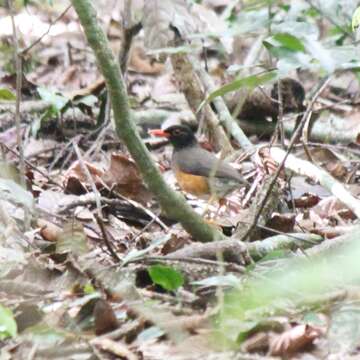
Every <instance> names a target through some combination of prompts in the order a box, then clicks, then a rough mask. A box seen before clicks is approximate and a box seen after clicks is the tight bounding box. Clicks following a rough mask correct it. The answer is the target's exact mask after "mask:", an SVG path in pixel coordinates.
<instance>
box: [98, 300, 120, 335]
mask: <svg viewBox="0 0 360 360" xmlns="http://www.w3.org/2000/svg"><path fill="white" fill-rule="evenodd" d="M94 318H95V334H96V335H102V334H105V333H107V332H110V331H113V330H115V329H117V328H118V326H119V324H118V321H117V319H116V315H115V313H114V310H113V309H112V307H111V306H110V304H109V303H108V302H107V301H105V300H103V299H99V300H98V301H97V302H96V304H95V307H94Z"/></svg>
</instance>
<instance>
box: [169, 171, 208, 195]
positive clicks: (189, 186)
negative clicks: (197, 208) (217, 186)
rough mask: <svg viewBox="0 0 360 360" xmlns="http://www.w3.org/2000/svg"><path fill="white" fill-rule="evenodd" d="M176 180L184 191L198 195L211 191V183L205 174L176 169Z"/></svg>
mask: <svg viewBox="0 0 360 360" xmlns="http://www.w3.org/2000/svg"><path fill="white" fill-rule="evenodd" d="M175 176H176V180H177V182H178V184H179V186H180V187H181V189H183V190H184V191H186V192H188V193H190V194H193V195H196V196H201V195H205V194H206V195H208V194H209V193H210V188H209V184H208V182H207V180H206V178H204V177H203V176H197V175H191V174H187V173H184V172H182V171H175Z"/></svg>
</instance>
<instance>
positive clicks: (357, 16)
mask: <svg viewBox="0 0 360 360" xmlns="http://www.w3.org/2000/svg"><path fill="white" fill-rule="evenodd" d="M359 25H360V7H358V8H357V9H356V10H355V12H354V15H353V17H352V22H351V27H352V29H353V31H355V30H356V29H357V28H358V27H359Z"/></svg>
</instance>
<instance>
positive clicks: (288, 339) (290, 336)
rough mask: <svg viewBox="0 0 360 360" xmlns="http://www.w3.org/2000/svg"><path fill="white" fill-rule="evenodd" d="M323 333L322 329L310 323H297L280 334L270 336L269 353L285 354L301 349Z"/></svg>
mask: <svg viewBox="0 0 360 360" xmlns="http://www.w3.org/2000/svg"><path fill="white" fill-rule="evenodd" d="M322 335H324V334H323V330H321V329H320V328H318V327H314V326H311V325H297V326H295V327H293V328H292V329H290V330H288V331H285V332H284V333H282V334H280V335H279V334H274V335H273V336H271V337H270V354H271V355H278V356H285V355H288V354H292V353H295V352H298V351H300V350H303V349H304V348H305V347H306V346H308V345H311V344H312V343H313V341H314V340H315V339H317V338H319V337H320V336H322Z"/></svg>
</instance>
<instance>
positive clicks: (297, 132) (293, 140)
mask: <svg viewBox="0 0 360 360" xmlns="http://www.w3.org/2000/svg"><path fill="white" fill-rule="evenodd" d="M327 84H328V79H326V80H325V81H324V82H323V83H322V84H321V85H320V87H319V88H318V90H317V91H316V92H315V94H314V96H313V97H312V99H311V101H310V102H309V104H308V106H307V108H306V111H305V113H304V115H303V117H302V119H301V121H300V124H299V126H298V127H297V129H296V130H295V132H294V134H293V136H292V138H291V140H290V143H289V147H288V149H287V151H286V154H285V156H284V158H283V160H282V161H281V163H280V164H279V166H278V168H277V170H276V171H275V174H274V175H273V178H272V180H271V182H270V184H269V188H268V190H267V193H266V195H265V197H264V198H263V200H262V201H261V203H260V205H259V208H258V210H257V213H256V214H255V216H254V219H253V222H252V224H251V226H250V227H249V229H248V231H247V232H246V233H245V235H244V236H243V237H242V240H245V239H247V238H248V237H249V236H250V235H251V233H252V232H253V231H254V229H255V227H256V224H257V222H258V221H259V219H260V216H261V213H262V211H263V210H264V208H265V205H266V203H267V201H268V199H269V197H270V194H271V191H272V189H273V187H274V185H275V183H276V181H277V178H278V177H279V175H280V172H281V171H282V169H283V167H284V164H285V162H286V159H287V157H288V156H289V154H290V152H291V150H292V148H293V147H294V145H295V143H296V141H297V140H298V137H299V136H300V134H301V132H302V129H303V126H304V124H305V122H306V121H307V118H308V116H309V115H310V114H311V112H312V108H313V106H314V104H315V101H316V99H317V98H318V97H319V95H320V94H321V92H322V91H323V90H324V88H325V87H326V86H327Z"/></svg>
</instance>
